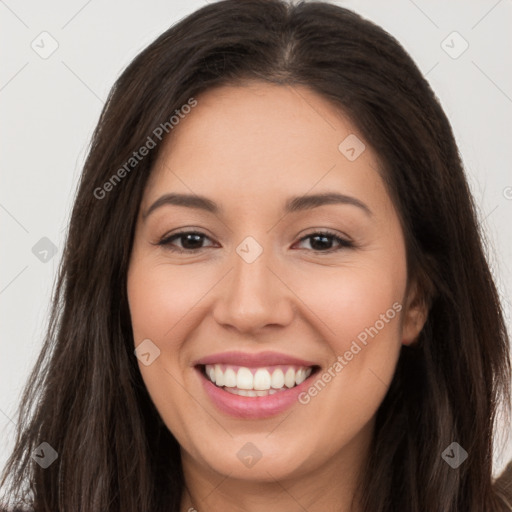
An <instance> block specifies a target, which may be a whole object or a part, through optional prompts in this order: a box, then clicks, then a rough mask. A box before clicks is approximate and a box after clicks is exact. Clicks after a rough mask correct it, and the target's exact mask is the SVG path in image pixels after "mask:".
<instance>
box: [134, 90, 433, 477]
mask: <svg viewBox="0 0 512 512" xmlns="http://www.w3.org/2000/svg"><path fill="white" fill-rule="evenodd" d="M197 102H198V103H197V106H196V107H195V108H193V109H192V111H191V112H190V113H189V114H188V115H187V116H184V118H183V119H180V122H179V124H178V125H177V126H175V127H174V128H173V131H172V132H171V135H170V138H169V139H168V140H167V141H166V144H165V145H164V147H163V151H162V153H161V154H160V156H159V159H158V161H157V163H156V165H155V167H154V170H153V172H152V175H151V177H150V179H149V182H148V185H147V188H146V190H145V193H144V197H143V200H142V204H141V208H140V214H139V218H138V220H137V227H136V234H135V240H134V246H133V252H132V256H131V261H130V266H129V275H128V298H129V305H130V312H131V320H132V325H133V335H134V340H135V346H136V347H138V348H137V356H138V358H139V368H140V371H141V374H142V377H143V379H144V382H145V384H146V386H147V389H148V392H149V394H150V396H151V398H152V400H153V402H154V404H155V406H156V408H157V409H158V411H159V413H160V415H161V417H162V419H163V421H164V422H165V424H166V425H167V427H168V428H169V430H170V431H171V432H172V433H173V434H174V436H175V437H176V439H177V440H178V441H179V443H180V445H181V447H182V453H183V464H184V466H187V467H195V468H196V469H197V468H199V470H200V471H204V472H205V473H208V474H210V475H212V474H222V475H230V478H239V479H243V480H260V481H265V480H266V481H268V480H270V479H278V480H281V479H287V478H294V477H300V476H305V475H307V474H321V473H322V470H327V468H334V467H336V468H337V469H338V470H339V469H340V468H345V469H346V468H348V467H349V466H350V467H351V468H354V467H357V461H360V460H361V459H362V457H364V456H365V450H366V449H367V446H368V442H369V440H370V437H371V431H372V426H373V419H374V416H375V414H376V411H377V409H378V407H379V405H380V403H381V402H382V400H383V398H384V396H385V394H386V391H387V388H388V386H389V384H390V382H391V380H392V377H393V373H394V370H395V366H396V363H397V358H398V356H399V351H400V346H401V343H410V342H411V341H413V340H414V338H415V337H416V336H417V334H418V333H419V330H420V329H421V327H422V326H423V319H424V317H422V316H421V314H420V312H419V311H416V310H415V309H414V308H412V307H411V308H409V307H408V304H409V301H410V300H411V299H412V298H411V297H407V296H406V285H407V272H406V253H405V246H404V238H403V234H402V231H401V227H400V223H399V219H398V217H397V213H396V211H395V209H394V206H393V204H392V202H391V200H390V197H389V196H388V194H387V192H386V190H385V187H384V184H383V181H382V179H381V177H380V176H379V174H378V172H377V161H376V158H375V154H374V153H373V151H372V149H371V148H370V147H369V146H368V145H366V147H365V146H363V144H366V143H365V142H364V140H363V138H362V136H361V135H360V133H359V132H358V130H357V129H356V128H355V126H353V125H352V124H351V123H350V122H348V120H347V119H345V118H344V117H342V116H341V115H340V114H339V113H336V112H335V110H334V108H333V106H332V105H331V104H330V103H329V102H328V101H327V100H325V99H323V98H322V97H320V96H318V95H317V94H315V93H313V92H312V91H310V90H309V89H307V88H303V87H293V88H292V87H288V86H278V85H270V84H263V83H253V84H252V85H250V86H243V87H234V86H229V87H228V86H223V87H220V88H216V89H212V90H209V91H208V92H206V93H204V94H202V95H200V96H199V97H197ZM347 137H348V138H347ZM340 144H341V145H340ZM171 194H183V195H186V196H187V198H188V199H186V200H184V199H181V200H180V201H178V200H176V201H174V202H173V201H172V200H171V199H169V197H170V196H169V197H168V200H160V199H161V198H162V197H163V196H166V195H171ZM322 194H339V195H340V196H339V197H338V199H336V198H335V197H334V196H332V197H331V200H330V201H329V200H325V201H322V200H321V198H318V197H317V198H316V199H314V200H313V199H310V198H311V197H313V196H317V195H322ZM199 197H201V198H203V197H204V198H207V199H208V202H207V204H206V206H205V205H204V204H203V201H199ZM157 201H158V203H157V204H156V205H155V202H157ZM213 204H215V208H213ZM152 205H154V207H152ZM148 210H150V212H149V214H148ZM146 214H147V215H146ZM325 231H328V233H327V234H325V233H324V232H325ZM178 232H189V233H190V232H192V233H199V234H195V235H194V234H189V235H188V236H187V235H183V234H182V235H181V236H178V235H177V233H178ZM322 233H324V234H322ZM173 235H176V236H173ZM336 237H339V239H338V238H336ZM340 239H341V240H340ZM161 241H164V242H166V243H163V244H160V242H161ZM180 249H181V250H182V251H183V250H186V252H180ZM148 340H149V341H148ZM141 343H142V345H140V344H141ZM139 345H140V347H139ZM260 356H261V357H260ZM207 375H208V376H207ZM308 375H309V376H308ZM210 377H211V378H212V379H215V380H216V382H217V384H213V383H212V382H211V380H210ZM305 377H307V378H306V380H304V378H305ZM297 383H299V385H298V386H297V385H296V384H297ZM290 386H294V387H290ZM239 389H240V390H241V391H240V392H238V390H239ZM251 395H252V396H251ZM254 395H256V396H254ZM315 472H316V473H315Z"/></svg>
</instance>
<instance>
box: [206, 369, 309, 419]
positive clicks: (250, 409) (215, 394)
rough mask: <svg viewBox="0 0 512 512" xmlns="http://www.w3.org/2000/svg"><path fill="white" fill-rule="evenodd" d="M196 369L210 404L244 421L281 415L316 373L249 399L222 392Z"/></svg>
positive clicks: (295, 400) (294, 401)
mask: <svg viewBox="0 0 512 512" xmlns="http://www.w3.org/2000/svg"><path fill="white" fill-rule="evenodd" d="M196 369H197V371H198V373H199V375H200V377H201V381H202V383H203V386H204V389H205V391H206V394H207V395H208V396H209V397H210V399H211V400H212V402H213V403H214V404H215V405H216V406H217V407H218V408H219V409H220V410H221V411H222V412H224V413H226V414H229V415H230V416H235V417H237V418H244V419H259V418H268V417H270V416H276V415H277V414H280V413H282V412H283V411H285V410H286V409H288V408H289V407H291V406H292V405H293V404H294V403H297V402H298V396H299V395H300V393H301V392H302V391H304V390H305V389H306V388H307V387H308V386H309V382H310V379H311V377H313V375H315V374H316V373H317V372H313V373H312V374H311V375H310V376H309V377H308V378H307V379H306V380H305V381H304V382H301V383H300V384H299V385H298V386H295V387H293V388H290V389H287V390H286V391H278V392H277V393H274V394H273V395H267V396H254V397H251V396H240V395H234V394H233V393H229V391H224V390H223V389H222V388H219V387H218V386H216V385H215V384H214V383H213V382H211V381H210V380H209V379H207V378H206V376H205V375H204V374H203V372H202V371H201V370H200V369H198V368H196Z"/></svg>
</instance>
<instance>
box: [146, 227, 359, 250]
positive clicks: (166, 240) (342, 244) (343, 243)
mask: <svg viewBox="0 0 512 512" xmlns="http://www.w3.org/2000/svg"><path fill="white" fill-rule="evenodd" d="M185 235H199V236H204V237H206V238H209V237H208V235H206V234H205V233H201V232H200V231H180V232H178V233H173V234H172V235H171V236H164V237H163V238H162V239H161V240H160V241H159V242H157V243H156V244H155V245H160V246H164V247H165V248H166V250H169V251H171V252H177V253H194V252H195V253H197V252H199V251H201V250H203V249H206V247H200V248H198V249H182V248H180V247H173V246H172V245H171V241H172V240H174V239H176V238H181V237H183V236H185ZM318 235H320V236H324V237H327V238H332V239H333V240H334V241H336V242H338V244H339V247H337V248H334V249H327V250H325V251H318V250H316V251H315V250H314V249H311V250H312V251H313V252H316V253H318V254H326V253H327V254H331V253H333V252H338V251H341V250H342V249H349V248H353V247H355V245H354V243H353V242H351V241H350V240H346V239H345V238H341V237H340V236H338V235H336V234H335V233H333V232H332V231H329V230H323V231H315V232H313V233H310V234H308V235H306V236H304V237H302V238H301V239H300V240H299V242H302V241H304V240H307V239H308V238H313V237H314V236H318Z"/></svg>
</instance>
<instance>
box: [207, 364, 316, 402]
mask: <svg viewBox="0 0 512 512" xmlns="http://www.w3.org/2000/svg"><path fill="white" fill-rule="evenodd" d="M223 367H224V368H225V370H223V369H222V368H223ZM284 368H286V366H284ZM253 371H254V370H252V371H251V370H250V369H249V368H247V367H244V366H241V367H230V366H228V365H220V364H215V365H209V364H207V365H206V367H205V373H206V376H207V377H208V378H209V379H210V381H212V382H213V383H214V384H215V385H216V386H218V387H224V388H225V389H226V390H229V391H231V392H233V393H235V394H239V395H241V396H266V395H267V394H268V395H273V394H274V393H276V392H278V391H284V390H286V389H288V388H293V387H294V386H296V385H297V386H298V385H299V384H301V383H302V382H304V381H305V380H306V379H307V378H308V377H309V376H310V375H311V372H312V371H313V369H312V368H306V367H299V368H297V367H291V366H290V367H288V368H286V373H285V372H283V368H279V367H275V368H274V369H273V370H272V367H269V368H268V369H267V368H258V369H257V370H256V371H255V372H254V374H253Z"/></svg>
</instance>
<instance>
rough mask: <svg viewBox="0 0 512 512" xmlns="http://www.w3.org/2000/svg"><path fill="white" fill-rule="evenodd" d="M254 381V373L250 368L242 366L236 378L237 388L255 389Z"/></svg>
mask: <svg viewBox="0 0 512 512" xmlns="http://www.w3.org/2000/svg"><path fill="white" fill-rule="evenodd" d="M253 380H254V379H253V377H252V372H251V370H249V368H244V367H243V366H242V367H241V368H239V369H238V374H237V376H236V387H237V388H238V389H253V387H252V385H253Z"/></svg>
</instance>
